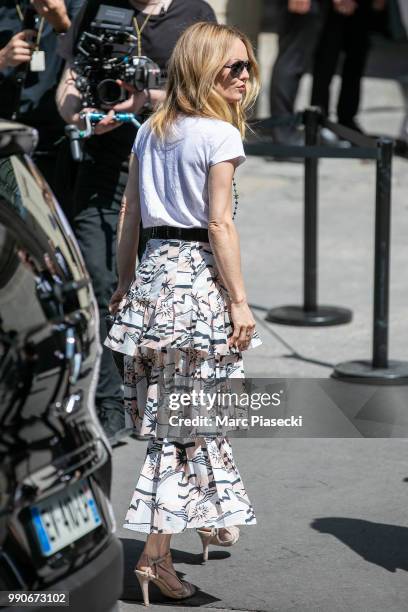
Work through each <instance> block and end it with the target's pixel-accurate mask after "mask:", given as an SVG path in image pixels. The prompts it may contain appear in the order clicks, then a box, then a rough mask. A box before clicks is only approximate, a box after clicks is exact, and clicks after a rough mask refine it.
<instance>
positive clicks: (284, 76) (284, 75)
mask: <svg viewBox="0 0 408 612" xmlns="http://www.w3.org/2000/svg"><path fill="white" fill-rule="evenodd" d="M279 2H280V14H279V26H278V35H279V50H278V56H277V59H276V62H275V64H274V67H273V72H272V80H271V86H270V97H269V101H270V111H271V115H278V116H279V115H291V114H292V113H293V111H294V106H295V100H296V94H297V92H298V88H299V81H300V79H301V77H302V75H303V74H305V72H306V71H307V70H308V68H309V67H310V66H311V63H312V58H313V55H314V50H315V46H316V44H317V41H318V39H319V36H320V32H321V30H322V28H323V23H324V19H325V15H326V13H327V10H328V6H329V4H331V0H314V2H313V4H312V9H311V11H310V12H309V13H307V14H306V15H297V14H294V13H290V12H289V11H288V9H287V7H288V2H287V0H279Z"/></svg>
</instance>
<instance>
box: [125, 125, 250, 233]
mask: <svg viewBox="0 0 408 612" xmlns="http://www.w3.org/2000/svg"><path fill="white" fill-rule="evenodd" d="M149 123H150V122H149V121H146V122H145V123H144V124H143V125H142V127H141V128H140V129H139V131H138V133H137V136H136V140H135V143H134V145H133V149H132V151H133V152H134V153H135V154H136V155H137V158H138V161H139V193H140V207H141V214H142V222H143V227H153V226H155V225H172V226H177V227H205V228H206V227H208V186H207V181H208V172H209V168H210V166H212V165H214V164H217V163H219V162H222V161H227V160H230V159H231V160H232V159H235V165H236V166H238V165H240V164H241V163H243V162H244V161H245V153H244V147H243V145H242V139H241V135H240V133H239V130H237V128H236V127H234V126H233V125H231V124H230V123H227V122H226V121H221V120H220V119H207V118H203V117H188V116H184V115H180V117H179V118H178V119H177V121H176V122H175V124H174V126H172V128H171V129H170V130H169V133H168V135H166V137H165V139H164V141H163V142H162V141H161V140H160V139H159V138H157V137H156V136H155V135H154V134H153V132H152V130H151V129H150V125H149Z"/></svg>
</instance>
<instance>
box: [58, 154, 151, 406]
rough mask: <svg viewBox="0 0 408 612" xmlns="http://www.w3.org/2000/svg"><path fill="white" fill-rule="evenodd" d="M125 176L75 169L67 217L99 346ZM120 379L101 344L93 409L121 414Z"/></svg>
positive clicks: (88, 166)
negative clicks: (90, 294)
mask: <svg viewBox="0 0 408 612" xmlns="http://www.w3.org/2000/svg"><path fill="white" fill-rule="evenodd" d="M103 177H105V180H104V178H103ZM126 182H127V173H126V172H124V171H123V169H122V170H119V169H118V170H116V171H115V170H114V169H112V166H111V167H110V168H109V169H108V168H106V169H105V172H104V169H103V168H102V167H101V166H98V164H94V163H93V162H92V161H85V162H83V163H81V164H80V165H79V168H78V174H77V177H76V183H75V187H74V190H73V202H74V206H75V208H74V210H72V211H71V214H70V215H69V216H70V217H71V218H72V225H73V229H74V232H75V236H76V238H77V240H78V244H79V247H80V249H81V252H82V255H83V257H84V260H85V265H86V267H87V270H88V272H89V275H90V277H91V280H92V285H93V290H94V293H95V297H96V301H97V303H98V309H99V335H100V341H101V343H103V341H104V340H105V338H106V336H107V333H108V330H107V326H106V315H107V314H109V309H108V305H109V302H110V299H111V297H112V294H113V292H114V291H115V289H116V288H117V283H118V276H117V260H116V238H117V225H118V220H119V211H120V200H121V196H122V195H123V192H124V190H125V187H126ZM147 239H148V236H147V235H146V234H145V233H142V232H140V239H139V249H138V257H139V259H141V257H142V255H143V252H144V249H145V246H146V242H147ZM122 382H123V381H122V379H121V377H120V375H119V372H118V369H117V367H116V365H115V362H114V359H113V356H112V351H111V350H110V349H109V348H107V347H106V346H103V344H102V357H101V363H100V372H99V379H98V385H97V389H96V398H95V399H96V405H97V407H104V408H108V409H110V408H119V409H120V410H123V391H122Z"/></svg>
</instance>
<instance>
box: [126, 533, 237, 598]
mask: <svg viewBox="0 0 408 612" xmlns="http://www.w3.org/2000/svg"><path fill="white" fill-rule="evenodd" d="M121 542H122V546H123V556H124V567H125V569H124V578H123V591H122V596H121V598H120V599H121V600H122V601H125V602H129V603H130V602H142V601H143V598H142V592H141V590H140V586H139V583H138V581H137V578H136V576H135V574H134V571H133V570H134V567H135V565H136V562H137V560H138V558H139V556H140V554H141V552H142V550H143V546H144V542H143V541H140V540H136V539H130V538H121ZM171 552H172V556H173V562H174V563H175V564H176V563H186V564H189V565H201V559H202V556H201V554H199V555H197V554H193V553H189V552H185V551H183V550H175V549H174V548H172V549H171ZM229 556H230V555H229V553H226V552H224V551H221V552H212V553H210V558H211V559H224V558H225V557H229ZM177 574H178V576H179V578H181V579H183V578H184V576H185V574H183V573H182V572H177ZM195 586H197V588H198V585H195ZM149 595H150V602H151V603H152V604H165V603H169V599H168V598H166V597H164V596H163V595H162V594H161V592H160V590H159V589H158V588H157V587H156V586H155V585H154V584H152V583H151V584H150V587H149ZM216 601H220V600H219V599H218V598H217V597H213V596H212V595H210V594H209V593H206V592H204V591H201V590H197V592H196V593H195V595H194V596H193V597H190V599H183V600H180V606H186V605H188V606H191V607H196V606H197V607H199V606H206V605H208V604H210V603H214V602H216ZM177 603H178V602H177V600H174V599H173V600H171V605H173V606H174V605H177Z"/></svg>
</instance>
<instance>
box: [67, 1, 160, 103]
mask: <svg viewBox="0 0 408 612" xmlns="http://www.w3.org/2000/svg"><path fill="white" fill-rule="evenodd" d="M133 17H134V12H133V11H132V10H129V9H125V8H119V7H114V6H108V5H105V4H101V6H100V7H99V10H98V13H97V15H96V17H95V19H94V21H92V22H91V24H90V26H89V28H88V29H87V31H84V32H83V33H82V34H81V36H80V38H79V40H78V44H77V47H76V55H75V58H74V70H75V72H76V74H77V78H76V82H75V85H76V87H77V89H78V91H79V92H80V94H81V99H82V107H83V108H85V107H97V108H101V107H106V106H113V105H115V104H118V103H119V102H123V101H124V100H126V98H127V97H128V93H127V91H126V90H125V88H124V87H121V86H120V85H119V84H118V83H117V82H116V80H117V79H120V80H121V81H124V82H125V83H128V84H129V85H132V87H134V88H135V89H136V90H137V91H143V90H144V89H161V88H162V86H163V84H164V82H165V81H164V78H163V77H162V76H161V71H160V68H159V66H158V65H157V64H156V63H155V62H153V61H152V60H151V59H149V58H148V57H145V56H138V55H135V50H136V49H137V37H136V36H135V33H134V29H133Z"/></svg>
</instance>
